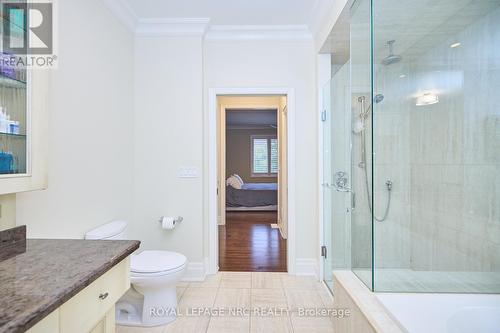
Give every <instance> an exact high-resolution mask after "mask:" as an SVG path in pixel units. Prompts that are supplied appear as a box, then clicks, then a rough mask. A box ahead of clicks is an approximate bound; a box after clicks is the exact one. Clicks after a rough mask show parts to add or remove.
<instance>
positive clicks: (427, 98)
mask: <svg viewBox="0 0 500 333" xmlns="http://www.w3.org/2000/svg"><path fill="white" fill-rule="evenodd" d="M438 102H439V97H438V95H436V94H433V93H430V92H428V93H425V94H423V95H421V96H418V97H417V103H416V105H417V106H422V105H431V104H436V103H438Z"/></svg>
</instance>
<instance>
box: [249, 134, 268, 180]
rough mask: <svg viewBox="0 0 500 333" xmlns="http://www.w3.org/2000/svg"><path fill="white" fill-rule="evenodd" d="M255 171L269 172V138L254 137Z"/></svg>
mask: <svg viewBox="0 0 500 333" xmlns="http://www.w3.org/2000/svg"><path fill="white" fill-rule="evenodd" d="M252 144H253V166H252V167H253V173H268V172H269V169H268V163H269V162H268V156H267V139H253V142H252Z"/></svg>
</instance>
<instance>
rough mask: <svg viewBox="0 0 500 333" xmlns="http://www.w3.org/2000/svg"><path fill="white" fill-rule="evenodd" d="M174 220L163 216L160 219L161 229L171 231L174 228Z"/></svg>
mask: <svg viewBox="0 0 500 333" xmlns="http://www.w3.org/2000/svg"><path fill="white" fill-rule="evenodd" d="M175 224H176V221H175V218H174V217H171V216H163V217H162V219H161V227H162V228H163V229H167V230H172V229H173V228H175Z"/></svg>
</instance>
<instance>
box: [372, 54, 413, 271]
mask: <svg viewBox="0 0 500 333" xmlns="http://www.w3.org/2000/svg"><path fill="white" fill-rule="evenodd" d="M407 67H408V65H407V64H405V63H399V64H393V65H390V66H383V65H379V64H376V65H375V71H376V73H375V87H374V94H382V95H383V96H384V100H383V101H382V102H380V103H375V105H374V106H373V121H374V123H373V128H374V131H375V132H374V139H373V140H374V141H373V149H374V166H375V170H374V183H373V187H374V206H375V211H374V213H375V216H376V217H377V218H378V219H382V217H383V216H384V213H385V210H386V207H387V203H388V201H389V192H388V190H387V186H386V182H387V181H388V180H390V181H392V183H393V187H392V191H391V202H390V206H389V212H388V215H387V219H385V220H384V221H382V222H378V221H374V231H375V265H376V268H377V269H381V268H409V267H410V224H411V223H410V206H409V205H410V201H409V186H410V183H409V179H410V166H409V146H410V137H409V131H410V117H409V112H408V111H409V104H408V102H407V100H406V99H401V98H400V96H405V95H407V94H408V92H409V86H408V84H407V83H405V82H404V81H402V80H401V79H400V78H399V76H400V73H402V72H403V73H404V72H406V71H407ZM367 133H368V134H369V135H368V138H369V137H370V134H371V129H370V128H369V126H368V128H367ZM369 142H370V140H367V149H368V151H370V150H369V149H370V147H369V146H370V144H369ZM369 171H370V170H369ZM368 175H369V177H370V173H369V174H368ZM363 179H364V178H363ZM365 192H366V191H365Z"/></svg>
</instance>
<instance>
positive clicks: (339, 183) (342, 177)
mask: <svg viewBox="0 0 500 333" xmlns="http://www.w3.org/2000/svg"><path fill="white" fill-rule="evenodd" d="M348 183H349V181H348V179H347V173H346V172H344V171H338V172H336V173H335V188H336V189H337V191H339V192H349V191H350V190H351V189H350V188H349V186H348Z"/></svg>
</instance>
